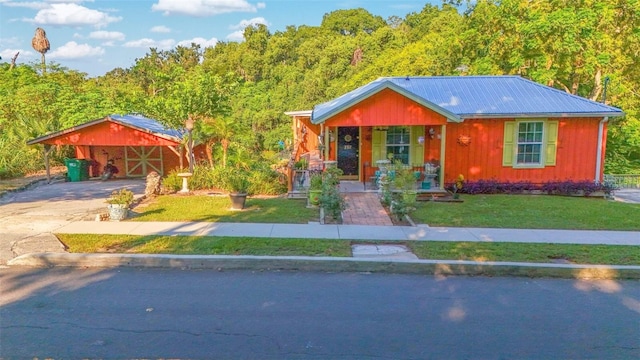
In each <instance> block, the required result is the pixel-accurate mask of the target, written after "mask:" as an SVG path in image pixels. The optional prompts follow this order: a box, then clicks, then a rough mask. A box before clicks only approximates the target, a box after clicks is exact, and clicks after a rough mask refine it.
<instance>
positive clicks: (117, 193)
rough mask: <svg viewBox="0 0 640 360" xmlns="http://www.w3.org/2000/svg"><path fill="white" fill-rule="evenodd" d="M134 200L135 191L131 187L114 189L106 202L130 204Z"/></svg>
mask: <svg viewBox="0 0 640 360" xmlns="http://www.w3.org/2000/svg"><path fill="white" fill-rule="evenodd" d="M132 202H133V192H132V191H131V190H129V189H120V190H114V191H113V192H112V193H111V196H110V197H109V198H108V199H107V201H106V203H107V204H111V205H116V204H117V205H126V206H129V205H131V203H132Z"/></svg>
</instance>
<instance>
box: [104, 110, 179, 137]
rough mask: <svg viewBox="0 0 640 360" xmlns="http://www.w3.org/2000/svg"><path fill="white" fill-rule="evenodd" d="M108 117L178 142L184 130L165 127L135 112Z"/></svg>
mask: <svg viewBox="0 0 640 360" xmlns="http://www.w3.org/2000/svg"><path fill="white" fill-rule="evenodd" d="M108 118H111V120H114V121H116V122H119V123H122V124H123V125H128V126H130V127H134V128H137V129H139V130H142V131H148V132H151V133H153V134H155V135H158V136H161V137H168V138H173V140H177V141H178V142H179V141H180V140H181V139H182V136H183V134H184V133H185V132H184V131H180V130H176V129H171V128H167V127H166V126H164V125H162V124H161V123H159V122H158V121H157V120H154V119H149V118H147V117H144V116H142V115H137V114H127V115H109V116H108Z"/></svg>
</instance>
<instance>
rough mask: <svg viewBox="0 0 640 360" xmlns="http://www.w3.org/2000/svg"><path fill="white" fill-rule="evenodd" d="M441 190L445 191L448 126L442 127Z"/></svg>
mask: <svg viewBox="0 0 640 360" xmlns="http://www.w3.org/2000/svg"><path fill="white" fill-rule="evenodd" d="M440 138H441V139H440V181H439V182H440V184H439V185H440V189H444V166H445V158H446V154H445V152H444V151H445V149H446V144H447V125H446V124H445V125H441V126H440Z"/></svg>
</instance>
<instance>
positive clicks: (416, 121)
mask: <svg viewBox="0 0 640 360" xmlns="http://www.w3.org/2000/svg"><path fill="white" fill-rule="evenodd" d="M446 122H447V119H446V118H445V117H444V116H442V115H440V114H438V113H436V112H434V111H433V110H431V109H429V108H426V107H424V106H422V105H420V104H418V103H417V102H415V101H413V100H411V99H409V98H406V97H405V96H403V95H400V94H398V93H397V92H395V91H393V90H391V89H384V90H382V91H380V92H379V93H377V94H374V95H372V96H370V97H369V98H367V99H364V100H362V101H361V102H359V103H357V104H355V105H353V106H352V107H350V108H348V109H346V110H344V111H342V112H340V113H338V114H336V115H335V116H333V117H332V118H330V119H328V120H327V121H326V122H325V125H328V126H332V127H333V126H387V125H426V124H434V125H435V124H445V123H446Z"/></svg>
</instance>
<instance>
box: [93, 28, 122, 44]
mask: <svg viewBox="0 0 640 360" xmlns="http://www.w3.org/2000/svg"><path fill="white" fill-rule="evenodd" d="M89 38H90V39H98V40H118V41H123V40H124V38H125V36H124V34H123V33H121V32H119V31H104V30H99V31H92V32H91V33H90V34H89Z"/></svg>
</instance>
